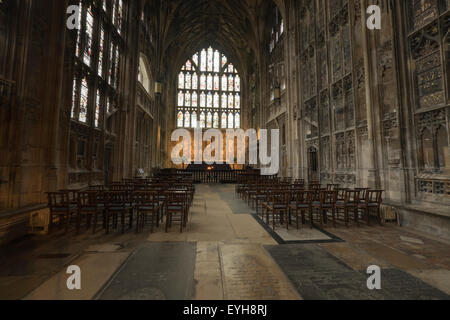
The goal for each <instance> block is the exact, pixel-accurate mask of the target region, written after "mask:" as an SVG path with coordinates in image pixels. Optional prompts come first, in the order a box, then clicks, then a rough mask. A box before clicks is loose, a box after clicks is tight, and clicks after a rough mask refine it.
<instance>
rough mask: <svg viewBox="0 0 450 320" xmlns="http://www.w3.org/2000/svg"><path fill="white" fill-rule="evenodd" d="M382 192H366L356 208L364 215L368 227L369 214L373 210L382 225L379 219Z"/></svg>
mask: <svg viewBox="0 0 450 320" xmlns="http://www.w3.org/2000/svg"><path fill="white" fill-rule="evenodd" d="M383 192H384V191H383V190H367V191H366V193H365V195H366V196H365V198H364V200H363V201H360V203H359V205H358V208H359V210H361V212H362V213H364V214H365V217H366V222H367V225H370V213H371V211H373V210H375V211H376V214H377V218H378V219H379V223H380V225H382V224H383V222H382V218H381V203H382V202H383V199H382V196H383Z"/></svg>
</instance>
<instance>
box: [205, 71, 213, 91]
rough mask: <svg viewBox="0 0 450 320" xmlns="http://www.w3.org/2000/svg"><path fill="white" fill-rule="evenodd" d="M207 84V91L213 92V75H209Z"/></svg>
mask: <svg viewBox="0 0 450 320" xmlns="http://www.w3.org/2000/svg"><path fill="white" fill-rule="evenodd" d="M206 83H207V86H206V87H207V89H208V90H212V89H213V78H212V75H210V74H208V78H207V81H206Z"/></svg>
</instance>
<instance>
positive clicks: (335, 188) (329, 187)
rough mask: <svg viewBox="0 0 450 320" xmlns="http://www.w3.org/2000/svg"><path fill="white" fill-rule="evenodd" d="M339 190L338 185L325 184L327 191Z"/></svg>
mask: <svg viewBox="0 0 450 320" xmlns="http://www.w3.org/2000/svg"><path fill="white" fill-rule="evenodd" d="M337 189H339V184H327V191H335V190H337Z"/></svg>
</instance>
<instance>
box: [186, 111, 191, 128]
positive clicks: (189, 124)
mask: <svg viewBox="0 0 450 320" xmlns="http://www.w3.org/2000/svg"><path fill="white" fill-rule="evenodd" d="M190 120H191V114H190V113H189V111H186V112H185V113H184V126H185V127H186V128H189V127H190V126H191V121H190Z"/></svg>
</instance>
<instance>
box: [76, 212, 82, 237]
mask: <svg viewBox="0 0 450 320" xmlns="http://www.w3.org/2000/svg"><path fill="white" fill-rule="evenodd" d="M80 226H81V212H80V210H78V215H77V231H76V234H78V233H80Z"/></svg>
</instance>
